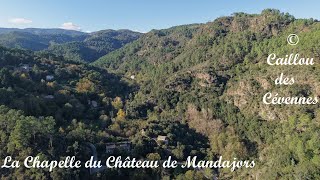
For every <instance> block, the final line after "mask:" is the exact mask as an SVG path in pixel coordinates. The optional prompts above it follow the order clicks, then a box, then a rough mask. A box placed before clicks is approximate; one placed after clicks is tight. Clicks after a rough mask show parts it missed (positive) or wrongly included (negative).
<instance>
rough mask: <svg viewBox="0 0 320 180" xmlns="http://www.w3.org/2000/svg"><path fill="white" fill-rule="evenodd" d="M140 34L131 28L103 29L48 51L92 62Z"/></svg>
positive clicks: (57, 45)
mask: <svg viewBox="0 0 320 180" xmlns="http://www.w3.org/2000/svg"><path fill="white" fill-rule="evenodd" d="M140 36H141V33H138V32H133V31H129V30H118V31H115V30H103V31H98V32H94V33H90V35H89V36H87V38H85V39H84V40H83V41H77V42H68V43H64V44H54V45H52V46H50V47H49V48H48V50H47V51H48V52H51V53H54V54H56V55H61V56H64V57H65V58H66V59H69V60H74V61H82V62H92V61H94V60H97V59H98V58H100V57H102V56H103V55H106V54H108V53H109V52H111V51H114V50H116V49H119V48H121V47H122V46H124V45H125V44H127V43H130V42H132V41H134V40H136V39H138V38H139V37H140Z"/></svg>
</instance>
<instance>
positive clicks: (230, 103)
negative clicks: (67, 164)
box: [0, 9, 320, 180]
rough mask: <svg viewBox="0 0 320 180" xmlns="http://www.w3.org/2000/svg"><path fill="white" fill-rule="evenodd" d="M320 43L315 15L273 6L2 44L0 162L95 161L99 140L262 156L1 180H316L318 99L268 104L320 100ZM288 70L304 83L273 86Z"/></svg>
mask: <svg viewBox="0 0 320 180" xmlns="http://www.w3.org/2000/svg"><path fill="white" fill-rule="evenodd" d="M0 32H1V31H0ZM15 33H17V32H12V33H8V34H6V36H9V35H10V34H13V36H15V35H14V34H15ZM19 33H21V32H19ZM19 33H18V34H19ZM23 33H29V34H28V36H29V35H30V34H32V36H35V37H32V38H30V41H31V40H32V41H35V42H36V43H37V44H32V45H31V44H30V43H32V42H30V43H29V42H26V44H25V45H23V46H30V48H31V49H32V48H35V47H38V48H39V49H41V48H47V47H49V46H48V44H47V43H48V42H47V41H44V42H43V41H42V40H37V39H36V38H37V37H38V35H37V34H35V33H30V32H23ZM291 33H296V34H298V35H299V37H300V42H299V44H298V45H297V46H290V45H288V44H287V41H286V39H287V36H288V34H291ZM54 36H58V37H59V38H60V37H64V36H65V34H55V35H54ZM3 37H4V36H3ZM3 37H2V38H3ZM23 37H24V38H25V36H23ZM41 37H43V36H42V35H41ZM74 37H81V38H82V35H80V36H78V35H76V36H74ZM59 38H58V39H59ZM0 39H1V35H0ZM9 39H10V40H11V39H14V38H9ZM62 39H63V38H62ZM0 42H1V41H0ZM19 42H20V41H19ZM19 42H18V41H17V42H13V43H12V47H20V46H22V45H19ZM22 42H25V41H22ZM39 42H40V43H39ZM45 46H47V47H45ZM319 47H320V23H319V22H318V21H316V20H313V19H295V18H294V17H293V16H291V15H289V14H285V13H281V12H280V11H278V10H272V9H267V10H264V11H263V12H262V13H261V14H245V13H235V14H234V15H232V16H229V17H220V18H218V19H216V20H214V21H212V22H208V23H206V24H191V25H183V26H177V27H172V28H169V29H163V30H152V31H151V32H149V33H146V34H143V35H140V34H139V33H134V32H131V31H125V30H123V31H112V30H106V31H100V32H96V33H92V34H90V35H85V37H84V39H82V40H79V41H75V42H66V43H63V44H59V43H54V45H50V47H49V49H48V50H45V51H38V52H33V51H26V50H19V49H8V48H4V47H0V105H1V106H0V149H1V151H0V157H6V156H12V157H13V158H14V159H18V160H23V159H24V158H25V157H26V156H37V155H38V156H40V158H41V159H43V160H59V159H63V158H64V157H66V156H76V158H77V159H80V160H88V159H89V157H90V156H91V155H93V154H95V152H94V151H93V150H92V146H93V147H94V148H93V149H95V148H96V151H97V152H96V153H97V157H98V158H99V159H100V160H102V161H105V160H106V158H107V157H108V156H110V155H111V154H113V155H122V156H123V157H126V156H131V157H135V158H137V159H148V160H160V159H162V160H163V159H166V158H168V157H169V156H172V158H173V159H175V160H178V161H180V162H182V161H184V160H185V159H186V158H187V157H188V156H197V157H198V158H199V159H202V160H217V159H218V157H219V156H223V158H224V159H227V160H228V159H229V160H230V161H233V160H234V158H236V159H238V160H250V161H252V160H254V161H255V163H256V166H255V167H254V168H248V169H245V168H241V169H236V170H235V171H234V172H231V171H230V169H228V168H226V169H219V170H218V169H204V170H201V169H192V168H190V169H183V168H176V169H163V168H158V169H143V168H140V169H138V168H136V169H107V170H104V171H100V172H98V173H93V174H90V173H89V169H84V168H80V169H54V171H53V172H49V171H48V169H26V168H23V167H21V168H18V169H4V168H3V169H0V178H1V179H14V178H16V177H20V179H89V178H92V179H155V178H156V179H181V180H182V179H197V180H199V179H208V178H210V179H212V178H214V177H217V178H218V179H268V180H269V179H319V178H320V169H319V166H320V138H319V137H320V129H319V126H320V112H319V104H315V105H299V106H298V105H265V104H263V103H262V97H263V95H264V94H265V93H266V92H277V93H279V94H280V95H283V96H312V97H318V98H319V96H320V74H319V73H320V72H319V70H318V69H319V67H320V65H319V60H320V59H319V53H320V49H319ZM27 49H28V48H27ZM33 50H35V49H33ZM52 53H53V54H52ZM271 53H275V54H277V56H279V57H284V56H285V55H286V54H290V53H300V55H301V56H302V57H313V58H314V61H315V65H314V66H299V67H296V66H272V67H271V66H269V65H268V64H267V62H266V60H267V57H268V55H269V54H271ZM103 54H107V55H105V56H103ZM100 56H103V57H101V58H100V59H99V60H97V61H94V59H95V58H99V57H100ZM92 57H94V58H92ZM75 61H87V62H91V61H94V62H93V63H92V64H86V63H82V62H75ZM281 72H284V73H286V74H290V75H293V76H295V78H296V81H297V82H296V83H295V84H294V85H291V86H276V85H275V83H274V80H275V78H276V77H277V76H278V75H279V74H280V73H281ZM118 146H119V147H118ZM114 147H118V148H114ZM0 159H2V158H0ZM1 161H2V160H1ZM1 163H2V162H1Z"/></svg>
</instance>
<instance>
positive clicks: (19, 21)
mask: <svg viewBox="0 0 320 180" xmlns="http://www.w3.org/2000/svg"><path fill="white" fill-rule="evenodd" d="M8 21H9V23H12V24H30V23H32V20H30V19H25V18H12V19H9V20H8Z"/></svg>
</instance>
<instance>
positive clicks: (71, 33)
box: [0, 28, 87, 36]
mask: <svg viewBox="0 0 320 180" xmlns="http://www.w3.org/2000/svg"><path fill="white" fill-rule="evenodd" d="M10 32H26V33H32V34H36V35H59V34H64V35H69V36H81V35H86V34H87V33H85V32H81V31H74V30H66V29H58V28H56V29H41V28H26V29H18V28H0V34H6V33H10Z"/></svg>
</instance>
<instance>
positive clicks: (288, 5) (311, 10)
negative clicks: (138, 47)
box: [0, 0, 320, 32]
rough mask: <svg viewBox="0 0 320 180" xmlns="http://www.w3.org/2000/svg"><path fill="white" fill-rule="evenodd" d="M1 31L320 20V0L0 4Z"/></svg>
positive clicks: (28, 0)
mask: <svg viewBox="0 0 320 180" xmlns="http://www.w3.org/2000/svg"><path fill="white" fill-rule="evenodd" d="M0 2H1V5H0V27H16V28H26V27H38V28H69V29H76V30H81V31H97V30H102V29H131V30H135V31H140V32H147V31H149V30H151V29H163V28H168V27H171V26H175V25H181V24H191V23H206V22H208V21H213V20H214V19H215V18H217V17H220V16H226V15H231V14H232V13H234V12H247V13H260V12H261V10H263V9H266V8H276V9H279V10H281V11H283V12H289V13H290V14H292V15H294V16H295V17H297V18H315V19H320V11H319V7H320V1H319V0H308V1H301V0H260V1H258V0H256V1H254V0H219V1H218V0H158V1H155V0H113V1H111V0H43V1H41V0H19V1H18V0H0Z"/></svg>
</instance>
